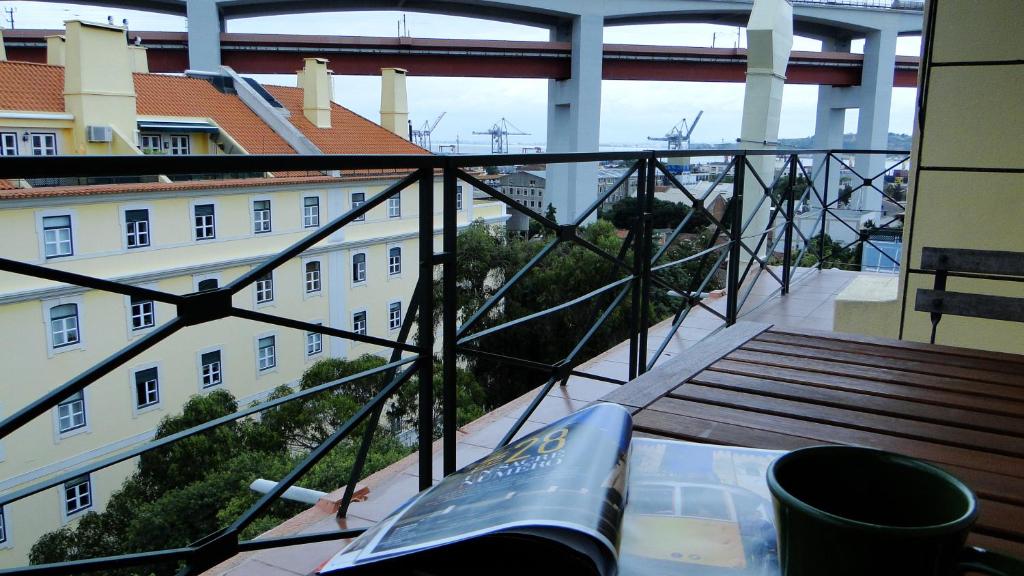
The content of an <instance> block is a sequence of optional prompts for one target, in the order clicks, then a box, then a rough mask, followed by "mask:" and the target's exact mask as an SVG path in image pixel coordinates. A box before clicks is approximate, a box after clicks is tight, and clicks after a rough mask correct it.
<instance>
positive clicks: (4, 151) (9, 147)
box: [0, 132, 20, 156]
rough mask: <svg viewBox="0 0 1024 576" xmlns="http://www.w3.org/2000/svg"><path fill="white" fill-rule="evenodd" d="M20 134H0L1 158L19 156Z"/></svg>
mask: <svg viewBox="0 0 1024 576" xmlns="http://www.w3.org/2000/svg"><path fill="white" fill-rule="evenodd" d="M18 148H19V146H18V133H17V132H0V156H18V155H19V152H20V150H18Z"/></svg>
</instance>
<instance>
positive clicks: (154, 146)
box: [141, 134, 164, 154]
mask: <svg viewBox="0 0 1024 576" xmlns="http://www.w3.org/2000/svg"><path fill="white" fill-rule="evenodd" d="M141 139H142V153H143V154H160V153H162V152H163V151H164V147H163V144H161V141H162V138H160V135H159V134H143V135H142V136H141Z"/></svg>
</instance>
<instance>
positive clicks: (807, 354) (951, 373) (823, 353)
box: [741, 340, 1024, 388]
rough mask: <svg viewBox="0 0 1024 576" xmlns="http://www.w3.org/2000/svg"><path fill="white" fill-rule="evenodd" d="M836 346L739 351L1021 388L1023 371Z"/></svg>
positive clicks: (762, 346)
mask: <svg viewBox="0 0 1024 576" xmlns="http://www.w3.org/2000/svg"><path fill="white" fill-rule="evenodd" d="M837 348H838V349H829V350H826V349H822V348H808V347H807V346H800V345H798V344H780V343H777V342H764V341H761V340H751V341H750V342H747V343H746V344H744V345H743V346H742V347H741V349H742V350H754V351H757V352H767V353H770V354H780V355H785V356H794V357H797V358H810V359H812V360H817V359H822V358H825V359H828V360H829V361H831V362H842V363H844V364H852V365H855V366H868V367H872V368H875V367H877V368H888V369H891V370H899V371H901V372H912V373H915V374H928V375H935V376H943V377H950V378H959V379H962V380H971V381H978V382H991V383H994V384H1005V385H1007V386H1017V387H1021V388H1024V373H1018V374H1009V373H1006V372H994V371H991V370H982V369H980V368H964V367H961V366H950V365H943V364H936V363H933V362H922V361H920V360H908V359H904V358H889V357H884V356H869V355H866V354H859V353H856V352H848V351H846V350H843V349H842V346H837Z"/></svg>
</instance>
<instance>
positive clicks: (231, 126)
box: [135, 74, 295, 154]
mask: <svg viewBox="0 0 1024 576" xmlns="http://www.w3.org/2000/svg"><path fill="white" fill-rule="evenodd" d="M135 98H136V104H135V108H136V110H137V111H138V114H139V115H140V116H192V117H200V118H211V119H212V120H213V121H214V122H216V123H217V125H218V126H220V127H221V128H223V129H224V130H225V131H227V133H228V134H229V135H230V136H231V137H232V138H234V139H235V141H236V142H238V143H239V144H241V145H242V146H243V147H244V148H245V149H246V151H248V152H249V153H250V154H294V153H295V150H293V149H292V147H291V146H289V145H288V143H287V142H285V141H284V140H283V139H282V138H281V137H280V136H278V135H277V133H276V132H274V130H273V129H272V128H271V127H270V126H268V125H267V124H266V123H264V122H263V121H262V120H260V118H259V116H257V115H256V113H255V112H253V111H252V110H251V109H250V108H249V107H248V106H246V105H245V103H244V102H242V100H241V99H240V98H239V97H238V96H234V95H231V94H224V93H222V92H220V91H218V90H217V89H216V88H214V87H213V85H212V84H210V83H209V82H207V81H206V80H202V79H199V78H186V77H183V76H165V75H162V74H135Z"/></svg>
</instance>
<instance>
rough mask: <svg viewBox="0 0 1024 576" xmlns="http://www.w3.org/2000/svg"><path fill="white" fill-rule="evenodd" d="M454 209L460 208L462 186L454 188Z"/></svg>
mask: <svg viewBox="0 0 1024 576" xmlns="http://www.w3.org/2000/svg"><path fill="white" fill-rule="evenodd" d="M455 209H456V210H462V186H457V187H456V188H455Z"/></svg>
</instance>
